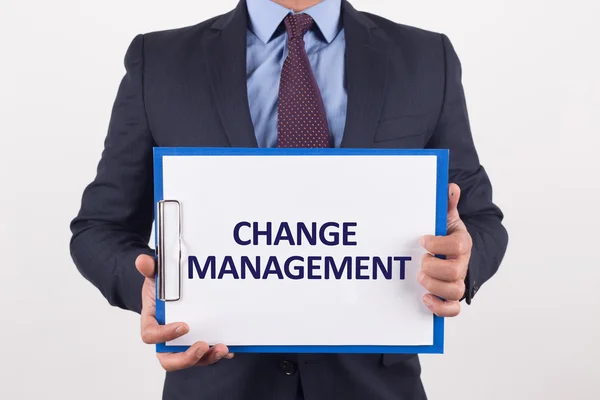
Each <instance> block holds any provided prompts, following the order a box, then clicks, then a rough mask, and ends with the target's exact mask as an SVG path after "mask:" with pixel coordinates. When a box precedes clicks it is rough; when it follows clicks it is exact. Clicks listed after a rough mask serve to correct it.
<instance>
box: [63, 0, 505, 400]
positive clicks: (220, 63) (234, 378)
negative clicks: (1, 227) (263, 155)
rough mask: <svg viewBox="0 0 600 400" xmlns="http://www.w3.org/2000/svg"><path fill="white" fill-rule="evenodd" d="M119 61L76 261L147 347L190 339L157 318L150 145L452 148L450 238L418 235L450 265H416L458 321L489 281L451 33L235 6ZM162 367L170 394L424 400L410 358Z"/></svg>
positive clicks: (318, 6) (489, 239)
mask: <svg viewBox="0 0 600 400" xmlns="http://www.w3.org/2000/svg"><path fill="white" fill-rule="evenodd" d="M125 67H126V74H125V76H124V78H123V80H122V82H121V85H120V87H119V90H118V93H117V96H116V100H115V103H114V108H113V111H112V117H111V120H110V124H109V130H108V134H107V137H106V141H105V148H104V151H103V153H102V157H101V160H100V162H99V165H98V170H97V175H96V177H95V179H94V181H93V182H92V183H91V184H90V185H89V186H88V187H87V188H86V190H85V191H84V194H83V199H82V204H81V209H80V211H79V214H78V215H77V217H76V218H75V219H74V220H73V222H72V224H71V229H72V232H73V237H72V240H71V254H72V256H73V259H74V261H75V264H76V265H77V267H78V269H79V270H80V272H81V273H82V274H83V276H84V277H85V278H86V279H88V280H89V281H90V282H91V283H93V284H94V285H95V286H96V287H97V288H98V289H99V290H100V291H101V292H102V294H103V295H104V296H105V297H106V299H107V300H108V302H109V303H110V304H111V305H113V306H117V307H120V308H123V309H127V310H131V311H135V312H137V313H140V314H141V335H142V339H143V340H144V342H146V343H150V344H152V343H158V342H165V341H168V340H171V339H174V338H176V337H179V336H182V335H184V334H186V333H187V332H188V330H189V327H188V326H187V325H186V324H185V321H181V322H179V323H173V324H169V325H165V326H159V325H158V324H157V322H156V319H155V298H154V290H155V282H154V279H153V277H154V269H155V261H154V251H153V250H151V249H150V248H149V247H148V245H147V244H148V242H149V237H150V231H151V226H152V221H153V209H154V204H153V175H152V148H153V147H155V146H193V147H228V146H231V147H265V148H271V147H343V148H443V149H450V182H449V186H448V198H449V202H448V203H449V210H448V235H447V236H444V237H433V236H424V237H423V238H422V245H423V247H425V249H427V250H428V252H429V253H431V254H441V255H445V256H446V257H445V258H444V259H441V258H436V257H433V256H431V255H427V256H425V257H424V258H423V260H422V264H421V271H420V273H419V281H420V283H421V284H422V285H423V286H424V287H425V288H426V289H427V292H428V294H426V295H425V296H424V297H423V302H424V303H425V304H426V305H427V307H429V308H430V309H431V310H432V312H434V313H436V314H437V315H440V316H444V317H454V316H457V315H458V314H459V312H460V306H461V303H462V302H464V303H468V304H470V303H471V299H472V298H473V296H474V295H475V294H476V292H477V291H478V290H479V288H480V287H481V285H482V284H483V283H484V282H486V281H487V280H488V279H490V278H491V277H492V276H493V275H494V273H495V272H496V271H497V269H498V267H499V265H500V263H501V261H502V258H503V256H504V252H505V249H506V246H507V241H508V238H507V233H506V231H505V229H504V228H503V226H502V218H503V215H502V213H501V211H500V210H499V208H498V207H497V206H496V205H494V203H493V201H492V187H491V184H490V181H489V179H488V176H487V174H486V172H485V170H484V169H483V167H482V166H481V165H480V161H479V159H478V155H477V152H476V150H475V147H474V143H473V139H472V136H471V131H470V127H469V121H468V115H467V108H466V103H465V97H464V93H463V89H462V84H461V65H460V62H459V59H458V57H457V54H456V53H455V51H454V49H453V47H452V45H451V43H450V41H449V40H448V38H447V37H446V36H444V35H442V34H436V33H432V32H427V31H424V30H420V29H417V28H413V27H408V26H404V25H399V24H396V23H394V22H391V21H389V20H386V19H384V18H382V17H378V16H375V15H371V14H367V13H363V12H358V11H356V10H355V9H354V8H353V7H352V6H351V5H350V3H348V2H347V1H345V0H324V1H318V0H287V1H286V0H274V1H271V0H242V1H240V3H239V4H238V6H237V7H236V8H235V9H234V10H233V11H231V12H229V13H227V14H225V15H222V16H219V17H216V18H213V19H210V20H208V21H205V22H202V23H200V24H198V25H195V26H191V27H186V28H182V29H175V30H170V31H163V32H154V33H149V34H145V35H138V36H137V37H135V39H133V41H132V43H131V45H130V46H129V49H128V51H127V53H126V56H125ZM207 173H210V172H207ZM323 173H324V174H327V173H328V171H326V170H325V171H323ZM331 179H335V175H333V174H332V176H331ZM225 211H226V210H225ZM231 295H232V296H236V294H235V293H232V294H231ZM440 298H443V299H444V300H440ZM277 301H278V302H280V301H283V302H285V299H277ZM207 307H210V305H207ZM199 312H201V311H199ZM158 358H159V361H160V363H161V365H162V366H163V367H164V368H165V370H167V375H166V380H165V386H164V393H163V396H164V399H168V400H175V399H178V400H179V399H181V400H187V399H190V400H191V399H202V400H212V399H215V400H216V399H225V400H242V399H248V400H263V399H273V400H296V399H298V398H300V399H307V400H332V399H341V400H363V399H364V400H392V399H394V400H420V399H425V398H426V395H425V390H424V388H423V385H422V383H421V379H420V372H421V368H420V364H419V359H418V357H417V356H414V355H398V354H368V355H352V354H235V356H234V355H233V354H231V353H230V352H229V349H228V348H227V346H226V344H217V345H215V346H212V347H209V346H208V344H206V343H204V342H200V343H196V344H194V345H193V346H191V347H190V349H189V350H188V351H186V352H184V353H178V354H159V355H158ZM448 367H449V368H451V367H450V366H448Z"/></svg>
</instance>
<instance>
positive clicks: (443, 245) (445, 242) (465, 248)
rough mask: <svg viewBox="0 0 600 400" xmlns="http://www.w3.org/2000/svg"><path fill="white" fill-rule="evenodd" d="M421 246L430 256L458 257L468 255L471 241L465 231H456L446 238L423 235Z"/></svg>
mask: <svg viewBox="0 0 600 400" xmlns="http://www.w3.org/2000/svg"><path fill="white" fill-rule="evenodd" d="M421 246H423V247H424V248H425V250H427V251H428V252H430V253H431V254H441V255H444V256H448V257H458V256H461V255H466V254H469V252H470V251H471V240H470V236H469V233H468V232H467V231H462V230H460V231H456V232H454V233H452V234H450V235H448V236H433V235H425V236H423V237H422V238H421Z"/></svg>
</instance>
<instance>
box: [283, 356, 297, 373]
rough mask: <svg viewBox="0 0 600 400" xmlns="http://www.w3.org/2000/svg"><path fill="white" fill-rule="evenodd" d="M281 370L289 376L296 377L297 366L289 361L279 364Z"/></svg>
mask: <svg viewBox="0 0 600 400" xmlns="http://www.w3.org/2000/svg"><path fill="white" fill-rule="evenodd" d="M279 370H280V371H281V372H283V373H284V374H286V375H287V376H291V375H294V374H295V373H296V370H297V369H296V365H295V364H294V363H293V362H291V361H288V360H285V361H282V362H280V363H279Z"/></svg>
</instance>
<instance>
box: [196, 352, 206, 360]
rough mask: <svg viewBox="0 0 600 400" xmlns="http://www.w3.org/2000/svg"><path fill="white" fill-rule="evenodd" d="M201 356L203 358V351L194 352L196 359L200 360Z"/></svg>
mask: <svg viewBox="0 0 600 400" xmlns="http://www.w3.org/2000/svg"><path fill="white" fill-rule="evenodd" d="M202 356H204V351H203V350H198V351H196V357H197V358H202Z"/></svg>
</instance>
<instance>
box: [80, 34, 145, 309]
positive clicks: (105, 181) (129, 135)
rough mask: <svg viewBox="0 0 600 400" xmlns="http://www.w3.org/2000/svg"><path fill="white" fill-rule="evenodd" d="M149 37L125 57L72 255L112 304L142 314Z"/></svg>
mask: <svg viewBox="0 0 600 400" xmlns="http://www.w3.org/2000/svg"><path fill="white" fill-rule="evenodd" d="M143 48H144V37H143V36H142V35H138V36H137V37H136V38H135V39H134V40H133V41H132V43H131V44H130V46H129V48H128V50H127V54H126V56H125V68H126V74H125V76H124V78H123V80H122V82H121V84H120V86H119V90H118V93H117V96H116V100H115V102H114V106H113V110H112V115H111V119H110V124H109V129H108V134H107V136H106V139H105V142H104V150H103V152H102V157H101V160H100V162H99V164H98V168H97V174H96V177H95V179H94V181H93V182H92V183H91V184H90V185H88V186H87V188H86V189H85V191H84V193H83V198H82V202H81V209H80V211H79V213H78V215H77V217H76V218H75V219H74V220H73V221H72V223H71V231H72V233H73V235H72V238H71V245H70V249H71V255H72V257H73V260H74V262H75V264H76V266H77V268H78V269H79V271H80V272H81V274H82V275H83V276H84V277H85V278H86V279H87V280H89V281H90V282H91V283H92V284H93V285H94V286H96V287H97V288H98V289H99V290H100V292H101V293H102V294H103V295H104V297H105V298H106V299H107V300H108V302H109V303H110V304H111V305H113V306H117V307H120V308H123V309H128V310H132V311H136V312H140V311H141V308H142V305H141V287H142V284H143V277H142V276H141V274H140V273H139V272H138V271H137V270H136V268H135V259H136V258H137V256H138V255H140V254H143V253H144V254H149V255H154V252H153V251H152V250H151V249H150V248H149V247H148V245H147V244H148V241H149V238H150V233H151V229H152V228H151V227H152V221H153V214H154V211H153V204H154V202H153V172H152V165H153V164H152V148H153V145H154V144H153V139H152V135H151V133H150V130H149V128H148V123H147V120H146V113H145V109H144V99H143V96H144V92H143V67H144V50H143Z"/></svg>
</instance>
